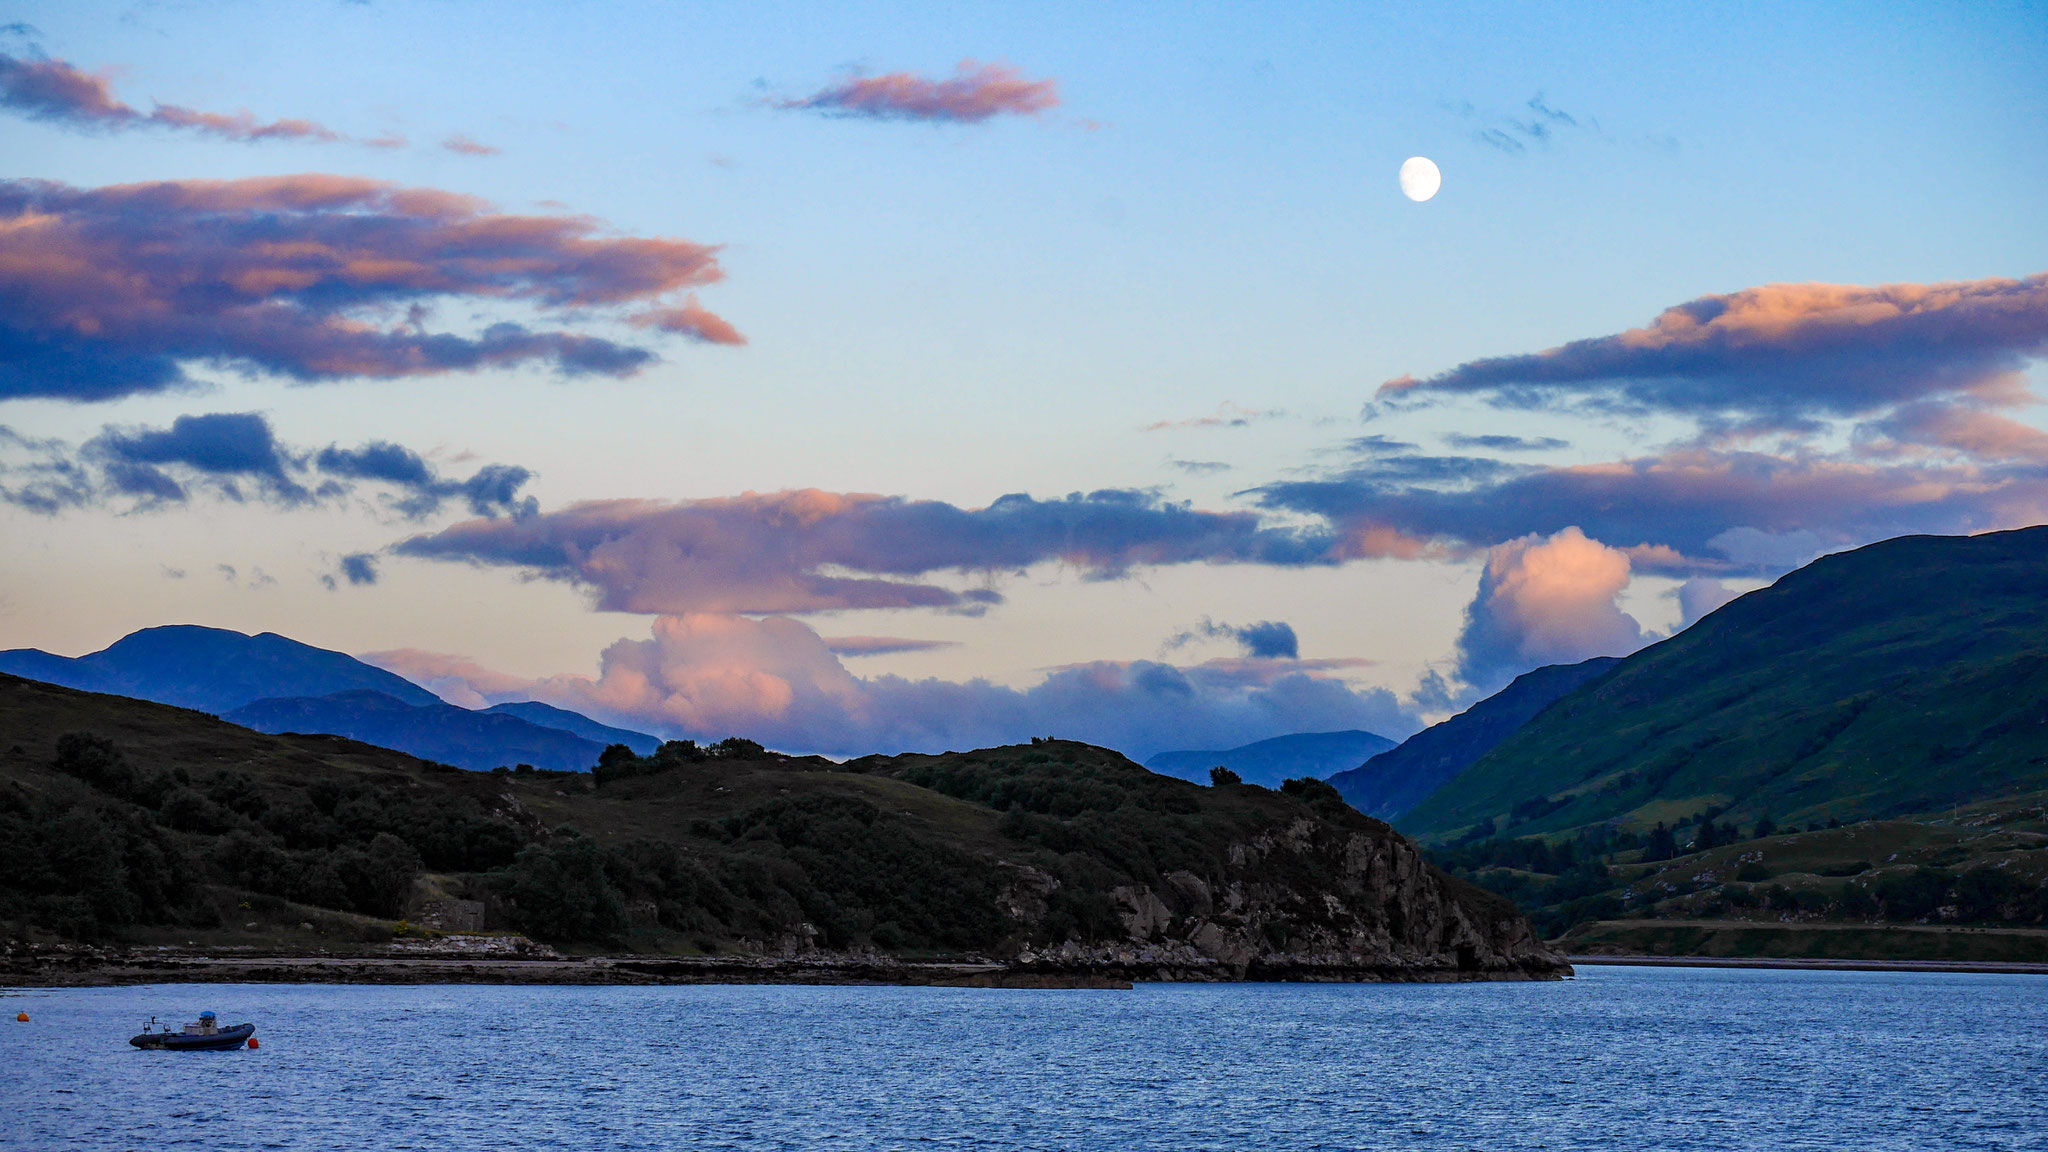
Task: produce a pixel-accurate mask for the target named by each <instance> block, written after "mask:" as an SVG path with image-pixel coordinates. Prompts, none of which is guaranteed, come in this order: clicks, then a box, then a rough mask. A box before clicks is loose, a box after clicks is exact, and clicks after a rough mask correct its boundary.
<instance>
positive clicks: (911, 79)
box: [776, 60, 1060, 124]
mask: <svg viewBox="0 0 2048 1152" xmlns="http://www.w3.org/2000/svg"><path fill="white" fill-rule="evenodd" d="M1059 102H1060V98H1059V88H1058V85H1057V84H1055V83H1054V82H1053V81H1051V80H1027V79H1025V78H1024V74H1023V73H1022V72H1019V71H1018V70H1017V69H1015V68H1012V67H1010V66H1009V65H1007V64H977V63H975V62H974V61H972V60H962V61H961V62H960V64H959V66H958V67H957V68H955V69H954V72H953V76H952V78H951V79H947V80H933V79H930V78H928V77H925V76H921V75H919V74H917V73H915V72H890V73H888V74H886V75H882V76H858V77H854V78H853V79H850V80H847V81H846V82H845V83H842V84H835V85H833V86H831V87H829V88H825V89H823V90H821V91H818V92H816V93H813V94H812V95H810V96H806V97H804V98H802V99H800V100H784V101H779V102H777V104H776V106H777V107H779V108H784V109H790V110H798V111H809V112H822V113H826V114H829V115H835V116H850V117H859V118H862V119H868V120H916V121H922V122H924V123H930V124H979V123H982V122H983V121H986V120H990V119H993V118H995V117H997V116H1036V115H1038V114H1039V113H1040V112H1044V111H1046V110H1048V109H1051V108H1056V107H1058V106H1059Z"/></svg>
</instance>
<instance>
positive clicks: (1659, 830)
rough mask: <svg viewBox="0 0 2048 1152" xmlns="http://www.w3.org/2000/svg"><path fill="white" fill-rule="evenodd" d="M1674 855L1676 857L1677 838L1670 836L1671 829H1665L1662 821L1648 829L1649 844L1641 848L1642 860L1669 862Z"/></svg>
mask: <svg viewBox="0 0 2048 1152" xmlns="http://www.w3.org/2000/svg"><path fill="white" fill-rule="evenodd" d="M1676 855H1678V837H1676V836H1674V835H1672V834H1671V829H1669V828H1666V827H1665V826H1664V822H1663V821H1662V820H1659V821H1657V826H1656V827H1655V828H1652V829H1650V842H1649V844H1648V845H1646V846H1645V847H1644V848H1643V859H1644V860H1645V861H1652V860H1669V859H1671V858H1672V857H1673V856H1676Z"/></svg>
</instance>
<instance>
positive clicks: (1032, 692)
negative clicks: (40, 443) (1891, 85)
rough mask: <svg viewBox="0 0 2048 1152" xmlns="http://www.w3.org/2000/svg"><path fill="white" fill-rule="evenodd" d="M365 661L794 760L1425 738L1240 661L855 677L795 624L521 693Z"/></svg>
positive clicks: (1374, 693)
mask: <svg viewBox="0 0 2048 1152" xmlns="http://www.w3.org/2000/svg"><path fill="white" fill-rule="evenodd" d="M364 659H366V660H369V661H370V662H372V663H375V664H378V665H380V666H382V667H385V668H389V669H390V670H392V671H394V672H397V673H399V674H400V675H403V676H407V677H409V678H411V679H413V680H415V681H416V682H418V683H421V684H423V685H426V686H428V687H429V688H431V689H432V690H434V691H436V692H440V693H442V694H443V695H444V696H445V697H447V698H448V699H451V700H455V701H458V702H463V703H469V704H470V705H471V706H475V705H476V704H483V703H495V702H499V701H503V700H515V699H517V700H524V699H535V700H542V701H545V702H547V703H551V704H555V705H557V706H559V707H564V708H573V709H576V710H578V711H582V712H585V713H587V714H589V715H593V716H596V717H599V718H601V719H604V720H607V721H609V722H612V723H617V724H622V725H625V726H628V727H635V728H640V729H643V730H651V731H655V732H659V733H663V734H666V735H670V736H674V737H692V738H696V739H707V738H708V739H716V738H719V737H723V736H726V735H745V736H748V737H750V738H752V739H756V740H760V741H761V742H762V743H764V744H767V745H769V746H770V747H775V748H780V749H784V750H787V751H805V752H823V753H827V754H831V755H858V754H864V753H868V752H874V751H932V752H937V751H943V750H946V749H949V748H950V749H961V748H974V747H983V746H987V745H993V744H1004V743H1017V742H1020V741H1022V740H1023V739H1025V738H1026V737H1029V736H1048V735H1050V736H1059V737H1063V738H1068V739H1075V740H1085V741H1088V742H1089V743H1093V744H1100V745H1103V746H1106V747H1111V748H1116V749H1118V750H1120V751H1122V752H1124V753H1125V754H1126V755H1129V756H1132V757H1134V758H1138V759H1143V758H1144V757H1146V756H1150V755H1152V754H1153V753H1155V752H1160V751H1164V750H1167V749H1169V748H1180V747H1189V746H1193V747H1235V746H1237V745H1239V744H1245V743H1249V742H1251V741H1252V740H1256V739H1262V738H1264V737H1267V736H1272V735H1276V734H1278V733H1282V732H1301V731H1335V730H1341V729H1348V728H1364V729H1368V730H1371V731H1375V732H1381V733H1385V734H1388V735H1392V736H1395V737H1400V736H1405V735H1407V734H1408V733H1410V732H1413V731H1414V730H1415V729H1416V728H1417V727H1418V726H1419V725H1418V723H1417V721H1416V720H1415V718H1414V717H1413V716H1412V715H1410V714H1409V713H1408V712H1407V711H1406V710H1404V709H1403V708H1402V707H1401V705H1400V703H1399V702H1398V701H1397V700H1395V698H1394V697H1393V695H1392V694H1391V693H1389V692H1387V691H1385V690H1384V689H1372V690H1369V691H1359V690H1356V689H1353V688H1351V687H1349V686H1348V685H1345V684H1344V683H1342V682H1340V681H1337V680H1333V679H1325V678H1321V677H1319V676H1316V675H1314V674H1311V673H1309V672H1303V671H1279V672H1276V671H1275V670H1273V669H1271V668H1266V667H1261V668H1258V669H1255V670H1251V671H1249V672H1248V671H1246V670H1244V669H1242V668H1239V667H1235V666H1232V665H1231V664H1230V663H1229V662H1219V663H1217V664H1212V665H1196V666H1194V667H1187V668H1183V667H1175V666H1173V665H1170V664H1162V663H1154V662H1150V661H1135V662H1129V663H1125V662H1115V661H1102V662H1096V663H1089V664H1082V665H1076V666H1073V667H1069V668H1061V669H1056V670H1054V671H1052V672H1051V673H1049V674H1047V675H1046V677H1045V678H1044V679H1043V680H1041V681H1040V682H1038V683H1037V684H1035V685H1032V686H1031V687H1029V688H1026V689H1015V688H1008V687H1004V686H1001V685H996V684H991V683H989V682H987V681H983V680H973V681H967V682H964V683H963V682H957V681H946V680H935V679H933V680H907V679H904V678H901V677H895V676H878V677H871V678H863V677H856V676H854V675H852V674H851V673H849V672H847V670H846V669H845V667H844V666H843V665H842V664H841V663H840V662H839V660H838V659H837V657H836V656H835V655H834V654H833V653H832V651H831V649H830V646H829V644H828V642H827V641H825V640H824V639H822V638H821V637H819V636H818V634H817V633H815V632H813V631H811V630H810V629H809V628H808V627H806V626H805V625H804V624H802V623H800V622H798V621H795V620H792V619H789V618H787V617H770V618H768V619H764V620H751V619H747V618H744V617H736V616H725V615H703V614H695V615H687V616H664V617H660V618H658V619H656V620H655V621H654V623H653V628H652V634H651V636H650V638H649V639H646V640H620V641H618V642H617V643H615V644H613V645H612V646H611V647H609V648H607V649H606V650H605V652H604V656H603V658H602V661H601V665H600V671H599V673H598V675H597V676H596V677H594V678H592V677H586V676H553V677H547V678H545V679H541V680H534V681H521V680H518V679H516V678H513V677H507V676H503V675H498V674H494V673H490V672H487V671H485V670H483V669H479V668H477V667H476V665H474V664H473V663H471V662H469V661H467V660H464V659H462V658H460V657H451V656H443V655H438V654H434V653H420V652H413V651H397V652H374V653H368V654H366V655H365V656H364Z"/></svg>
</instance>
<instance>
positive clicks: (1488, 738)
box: [1329, 656, 1621, 823]
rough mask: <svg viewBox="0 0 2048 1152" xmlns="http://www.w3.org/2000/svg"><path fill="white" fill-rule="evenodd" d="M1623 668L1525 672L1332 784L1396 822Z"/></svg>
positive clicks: (1596, 665)
mask: <svg viewBox="0 0 2048 1152" xmlns="http://www.w3.org/2000/svg"><path fill="white" fill-rule="evenodd" d="M1619 663H1621V661H1620V660H1619V659H1618V658H1616V657H1613V656H1596V657H1594V658H1593V659H1591V660H1587V661H1584V662H1582V663H1578V664H1552V665H1549V666H1548V667H1544V668H1538V669H1536V670H1535V671H1533V672H1525V673H1523V674H1522V675H1520V676H1517V677H1515V682H1514V683H1512V684H1510V685H1508V686H1507V687H1506V688H1503V689H1501V690H1500V691H1499V692H1496V693H1494V694H1493V695H1491V696H1488V697H1487V698H1486V699H1484V700H1481V701H1480V702H1479V703H1477V704H1474V705H1472V706H1471V707H1470V708H1467V709H1466V710H1465V711H1463V712H1460V713H1458V714H1457V715H1456V716H1453V717H1451V718H1450V719H1449V720H1446V721H1444V722H1443V723H1441V724H1437V725H1434V726H1432V727H1429V728H1426V729H1424V730H1422V731H1420V732H1417V733H1416V734H1415V735H1413V736H1410V737H1409V738H1408V739H1407V740H1405V741H1403V742H1402V744H1401V746H1400V747H1398V748H1393V749H1390V750H1388V751H1385V752H1382V753H1380V754H1379V755H1377V756H1374V757H1373V758H1372V759H1370V760H1367V761H1366V762H1365V763H1364V764H1361V765H1359V766H1358V767H1356V768H1353V769H1351V770H1350V771H1348V772H1339V773H1337V774H1336V775H1335V776H1332V777H1330V778H1329V782H1330V786H1331V787H1333V788H1335V789H1336V790H1337V791H1338V792H1339V793H1340V794H1342V795H1343V797H1344V799H1345V800H1346V801H1348V802H1349V803H1350V804H1351V806H1352V807H1353V808H1356V809H1358V810H1359V811H1360V812H1363V813H1365V814H1366V815H1368V816H1372V817H1376V818H1378V819H1381V820H1386V821H1388V822H1390V823H1391V822H1392V821H1395V820H1398V819H1399V818H1400V817H1401V816H1403V815H1405V814H1406V813H1407V812H1408V810H1409V809H1411V808H1414V807H1415V806H1416V805H1417V804H1420V803H1422V802H1423V801H1424V800H1425V799H1427V798H1428V797H1429V795H1430V793H1432V792H1435V791H1436V790H1437V789H1438V788H1441V787H1443V786H1444V784H1445V783H1446V782H1448V781H1449V780H1451V779H1452V778H1454V777H1455V776H1457V774H1458V773H1460V772H1463V771H1464V770H1465V769H1467V768H1469V767H1471V766H1472V764H1473V763H1474V762H1476V761H1477V760H1478V759H1479V758H1480V757H1481V756H1484V755H1486V754H1487V753H1488V752H1491V751H1493V749H1494V748H1495V747H1496V746H1497V745H1499V744H1500V742H1501V741H1503V740H1506V739H1507V738H1508V737H1510V736H1512V735H1514V734H1515V732H1516V731H1517V730H1519V729H1520V728H1521V727H1522V725H1524V724H1527V723H1528V722H1529V721H1530V720H1531V719H1533V718H1534V717H1535V715H1536V714H1537V713H1538V712H1541V711H1543V710H1544V709H1545V708H1548V707H1549V706H1550V703H1551V701H1553V700H1556V699H1557V698H1558V697H1560V696H1563V695H1564V694H1566V693H1567V692H1571V691H1573V690H1574V689H1576V688H1578V687H1579V686H1580V685H1582V684H1584V683H1586V682H1587V681H1588V680H1591V679H1593V678H1594V677H1596V676H1599V675H1601V674H1602V673H1604V672H1606V671H1607V670H1608V669H1610V668H1612V667H1614V666H1615V665H1616V664H1619Z"/></svg>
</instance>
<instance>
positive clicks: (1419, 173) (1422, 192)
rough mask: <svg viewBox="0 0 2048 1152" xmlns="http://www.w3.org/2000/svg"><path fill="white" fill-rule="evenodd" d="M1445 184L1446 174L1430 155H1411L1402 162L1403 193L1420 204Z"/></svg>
mask: <svg viewBox="0 0 2048 1152" xmlns="http://www.w3.org/2000/svg"><path fill="white" fill-rule="evenodd" d="M1443 186H1444V174H1443V173H1442V172H1441V171H1438V169H1437V166H1436V163H1435V162H1434V161H1432V160H1431V159H1430V158H1429V157H1427V156H1410V157H1409V158H1408V159H1406V160H1404V161H1402V162H1401V195H1403V196H1406V197H1407V198H1409V199H1410V200H1413V201H1415V202H1416V203H1417V204H1420V203H1422V202H1423V201H1424V200H1427V199H1429V198H1430V197H1431V196H1434V195H1436V190H1437V189H1439V188H1441V187H1443Z"/></svg>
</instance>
